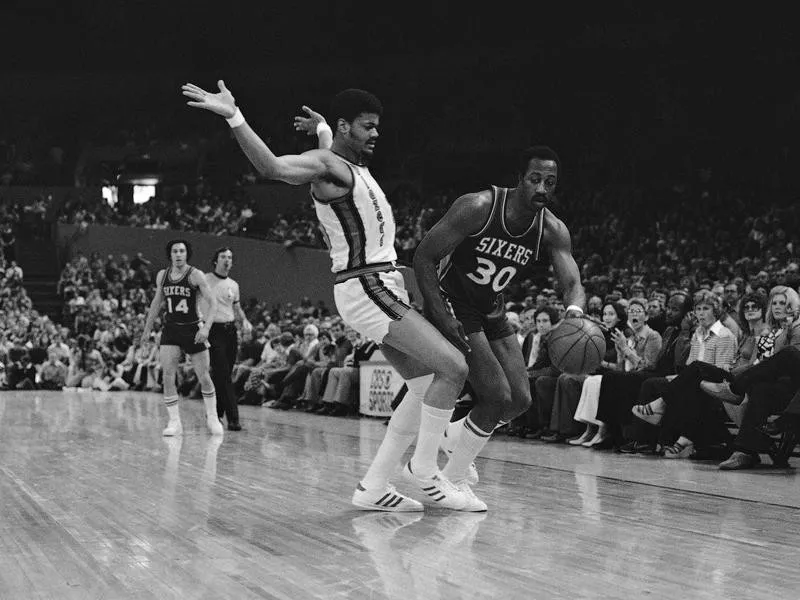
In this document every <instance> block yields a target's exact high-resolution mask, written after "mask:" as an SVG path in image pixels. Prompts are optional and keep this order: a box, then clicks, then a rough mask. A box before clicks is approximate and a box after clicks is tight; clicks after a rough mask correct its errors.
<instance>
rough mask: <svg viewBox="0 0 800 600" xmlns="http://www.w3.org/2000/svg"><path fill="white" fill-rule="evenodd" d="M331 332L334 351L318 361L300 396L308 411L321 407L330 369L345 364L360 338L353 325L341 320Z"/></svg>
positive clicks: (332, 327) (334, 325)
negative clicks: (322, 393) (350, 325)
mask: <svg viewBox="0 0 800 600" xmlns="http://www.w3.org/2000/svg"><path fill="white" fill-rule="evenodd" d="M330 333H331V335H332V336H333V345H332V346H331V350H332V352H331V353H330V355H329V356H328V357H327V360H320V361H317V363H316V366H315V367H314V369H313V370H312V371H311V374H310V375H309V376H308V378H307V379H306V388H305V389H304V390H303V394H302V396H301V397H300V400H301V401H302V402H304V403H305V405H306V407H305V410H306V412H315V411H316V410H317V409H318V408H319V403H320V400H321V398H320V396H321V392H324V391H325V387H326V385H327V383H328V375H329V373H330V370H331V369H332V368H334V367H343V366H344V361H345V359H346V358H347V357H348V356H349V355H350V353H351V352H352V351H353V342H355V340H356V339H358V334H357V333H356V331H355V330H354V329H353V328H352V327H349V326H345V324H344V323H343V322H341V321H338V322H336V323H334V324H333V325H331V328H330ZM320 335H322V334H320Z"/></svg>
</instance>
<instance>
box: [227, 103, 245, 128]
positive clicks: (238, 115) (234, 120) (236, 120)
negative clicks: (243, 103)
mask: <svg viewBox="0 0 800 600" xmlns="http://www.w3.org/2000/svg"><path fill="white" fill-rule="evenodd" d="M225 120H226V121H227V122H228V125H230V126H231V129H233V128H234V127H239V125H242V124H243V123H244V115H242V111H240V110H239V107H238V106H237V107H236V112H235V113H233V116H232V117H231V118H230V119H225Z"/></svg>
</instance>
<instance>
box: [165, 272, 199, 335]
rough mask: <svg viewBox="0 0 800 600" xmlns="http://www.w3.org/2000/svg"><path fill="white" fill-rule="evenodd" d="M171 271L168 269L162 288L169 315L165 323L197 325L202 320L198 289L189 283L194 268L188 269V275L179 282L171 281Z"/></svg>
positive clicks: (185, 274)
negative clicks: (199, 311)
mask: <svg viewBox="0 0 800 600" xmlns="http://www.w3.org/2000/svg"><path fill="white" fill-rule="evenodd" d="M171 270H172V268H170V267H167V270H166V271H165V272H164V281H163V282H162V287H161V291H162V292H163V293H164V300H165V302H166V303H167V315H166V316H165V317H164V322H166V323H175V324H179V325H185V324H187V323H197V321H199V320H200V317H199V316H198V314H197V288H196V287H195V286H193V285H192V284H191V283H189V275H190V274H191V272H192V271H194V267H189V268H188V269H186V273H184V274H183V277H181V278H180V279H179V280H178V281H172V279H170V276H169V274H170V271H171Z"/></svg>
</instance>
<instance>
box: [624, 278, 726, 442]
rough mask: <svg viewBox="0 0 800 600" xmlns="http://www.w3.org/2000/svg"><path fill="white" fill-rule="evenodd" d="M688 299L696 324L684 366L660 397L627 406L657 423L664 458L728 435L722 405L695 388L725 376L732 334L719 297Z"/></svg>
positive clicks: (703, 295)
mask: <svg viewBox="0 0 800 600" xmlns="http://www.w3.org/2000/svg"><path fill="white" fill-rule="evenodd" d="M694 302H695V305H694V315H695V318H696V319H697V328H696V329H695V332H694V334H693V336H692V341H691V348H690V350H689V358H688V359H687V361H686V368H685V369H684V370H682V371H681V373H680V374H679V375H678V376H677V377H676V378H675V379H674V380H673V381H671V382H670V383H669V385H668V386H667V388H666V390H665V391H664V396H663V397H662V398H658V399H656V400H654V401H653V402H650V403H649V404H644V405H636V406H634V407H633V408H632V412H633V414H634V415H635V416H637V417H639V418H640V419H642V420H644V421H646V422H648V423H650V424H652V425H659V424H660V425H661V435H660V441H661V444H662V446H663V448H664V457H665V458H689V457H690V456H692V454H693V453H694V450H695V446H696V445H698V446H700V445H712V444H715V443H719V442H720V441H726V440H727V438H728V437H729V434H728V430H727V428H726V426H725V420H726V418H727V416H726V415H725V412H724V410H722V407H721V406H720V404H719V402H718V401H714V400H712V399H711V398H710V397H709V396H707V395H705V394H704V393H703V392H702V391H701V389H700V382H701V381H703V380H704V379H705V380H719V381H721V380H722V379H724V378H726V377H727V376H728V374H729V373H730V370H731V367H732V366H733V362H734V359H735V356H736V347H737V341H736V336H735V335H734V334H733V332H731V330H730V329H727V328H726V327H725V326H723V325H722V322H721V321H720V319H722V318H724V317H725V311H724V308H723V306H722V299H721V298H720V297H719V296H717V295H716V294H713V293H712V292H708V291H703V292H700V293H699V294H697V295H696V296H695V300H694Z"/></svg>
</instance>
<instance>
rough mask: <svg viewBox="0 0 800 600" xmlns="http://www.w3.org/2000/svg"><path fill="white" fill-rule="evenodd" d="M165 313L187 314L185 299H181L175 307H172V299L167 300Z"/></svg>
mask: <svg viewBox="0 0 800 600" xmlns="http://www.w3.org/2000/svg"><path fill="white" fill-rule="evenodd" d="M167 312H170V313H176V312H182V313H188V312H189V303H188V302H186V298H183V299H182V300H181V301H180V302H178V303H177V304H176V305H175V306H172V298H167Z"/></svg>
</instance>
